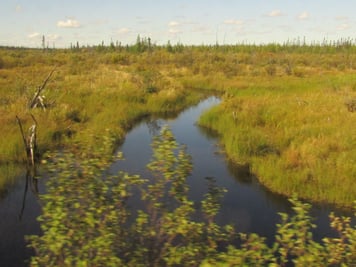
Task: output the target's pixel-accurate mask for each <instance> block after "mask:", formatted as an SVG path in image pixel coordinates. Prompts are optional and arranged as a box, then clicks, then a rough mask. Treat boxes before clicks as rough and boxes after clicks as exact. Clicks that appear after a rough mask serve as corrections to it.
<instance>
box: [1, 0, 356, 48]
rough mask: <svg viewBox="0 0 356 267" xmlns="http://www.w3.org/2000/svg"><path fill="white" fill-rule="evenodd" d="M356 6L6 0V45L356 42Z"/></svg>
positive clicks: (267, 0)
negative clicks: (142, 40) (143, 40)
mask: <svg viewBox="0 0 356 267" xmlns="http://www.w3.org/2000/svg"><path fill="white" fill-rule="evenodd" d="M355 12H356V0H244V1H242V0H151V1H147V0H142V1H139V0H126V1H122V0H1V2H0V46H25V47H41V46H42V37H43V36H45V42H46V45H48V46H49V47H58V48H59V47H70V45H71V43H72V44H76V43H77V42H79V44H80V45H98V44H101V43H102V42H104V43H105V44H109V43H110V42H111V41H113V42H114V43H116V42H121V43H122V44H124V45H126V44H134V43H135V42H136V39H137V36H138V35H140V36H141V37H146V38H148V37H149V38H151V40H152V43H155V44H158V45H163V44H167V42H168V41H170V42H171V43H172V44H176V43H182V44H193V45H201V44H204V45H210V44H216V43H219V44H236V43H256V44H267V43H272V42H273V43H283V42H286V41H288V40H289V41H293V40H298V39H301V40H306V42H307V43H310V42H321V41H323V40H324V39H326V40H340V39H342V38H351V39H356V16H355V15H356V14H355Z"/></svg>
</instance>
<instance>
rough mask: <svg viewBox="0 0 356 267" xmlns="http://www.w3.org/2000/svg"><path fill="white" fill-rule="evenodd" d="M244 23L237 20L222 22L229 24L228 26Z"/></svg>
mask: <svg viewBox="0 0 356 267" xmlns="http://www.w3.org/2000/svg"><path fill="white" fill-rule="evenodd" d="M243 23H244V22H243V20H237V19H228V20H225V21H224V24H230V25H242V24H243Z"/></svg>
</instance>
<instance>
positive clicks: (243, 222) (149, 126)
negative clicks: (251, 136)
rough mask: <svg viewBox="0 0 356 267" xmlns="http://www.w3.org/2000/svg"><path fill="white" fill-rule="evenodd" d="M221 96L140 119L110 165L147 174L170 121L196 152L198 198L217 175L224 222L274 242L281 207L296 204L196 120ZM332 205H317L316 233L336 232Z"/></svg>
mask: <svg viewBox="0 0 356 267" xmlns="http://www.w3.org/2000/svg"><path fill="white" fill-rule="evenodd" d="M218 103H219V100H218V99H217V98H214V97H212V98H209V99H207V100H205V101H202V102H201V103H200V104H199V105H197V106H195V107H191V108H189V109H187V110H186V111H184V112H183V113H181V114H180V115H179V116H178V118H176V119H173V120H172V119H168V120H164V119H149V120H147V121H144V122H141V123H140V124H138V125H137V126H136V127H135V128H134V129H132V130H131V131H130V133H129V134H128V135H127V136H126V138H125V142H124V144H123V145H122V147H121V148H120V149H119V150H120V151H122V152H123V156H124V158H125V160H124V161H118V162H117V163H116V164H114V166H113V168H112V171H118V170H124V171H127V172H129V173H132V174H141V175H142V176H144V177H147V176H148V175H149V173H148V172H147V170H146V167H145V166H146V165H147V163H148V162H149V160H150V158H151V152H152V150H151V147H150V144H151V141H152V137H153V136H154V135H155V134H158V133H159V130H160V128H161V127H162V126H164V125H168V126H169V128H170V129H171V130H172V132H173V134H174V136H175V138H176V140H177V141H178V143H180V144H184V145H186V146H187V151H188V153H189V154H190V155H191V156H192V158H193V166H194V167H193V173H192V175H191V177H189V178H188V183H189V185H190V198H191V199H193V200H194V201H197V202H199V200H201V199H202V196H203V195H204V194H205V193H206V190H207V183H206V179H205V177H214V178H215V179H216V181H217V184H218V185H219V186H221V187H224V188H226V189H227V190H228V192H227V193H226V194H225V196H224V198H223V201H222V206H221V212H220V214H219V216H218V218H217V219H218V222H219V223H220V224H228V223H233V224H234V225H235V226H236V228H237V230H238V231H241V232H254V233H258V234H259V235H261V236H264V237H266V238H267V240H268V242H269V243H271V242H273V237H274V235H275V230H276V224H277V223H279V222H280V216H279V215H278V213H279V212H286V213H289V214H290V213H291V212H292V208H291V205H290V203H289V201H288V200H287V198H285V197H282V196H279V195H276V194H273V193H271V192H269V191H268V190H267V189H266V188H264V187H263V186H261V185H260V184H259V183H258V182H257V179H256V177H254V176H253V175H251V174H250V173H249V172H248V168H246V167H244V166H237V165H235V164H233V163H231V162H228V161H227V159H226V157H225V155H224V154H222V153H220V149H219V147H218V145H217V144H218V139H217V136H216V135H214V133H211V132H209V131H208V130H206V129H204V128H201V127H198V126H197V125H196V121H197V120H198V117H199V116H200V114H202V112H203V111H204V110H205V109H208V108H209V107H212V106H214V105H217V104H218ZM331 211H332V208H331V207H327V206H323V207H321V206H316V205H314V206H313V208H312V211H311V215H312V216H313V217H314V218H315V221H314V222H315V224H317V228H316V229H315V231H314V236H315V238H316V239H317V240H320V239H321V238H322V237H325V236H331V235H333V233H332V231H331V230H330V228H329V220H328V215H329V213H330V212H331ZM336 213H337V214H342V215H347V216H352V214H351V213H347V212H342V211H340V210H338V211H336Z"/></svg>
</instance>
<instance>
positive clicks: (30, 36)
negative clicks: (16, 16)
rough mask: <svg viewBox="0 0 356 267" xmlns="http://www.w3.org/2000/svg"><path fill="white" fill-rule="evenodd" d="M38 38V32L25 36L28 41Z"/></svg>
mask: <svg viewBox="0 0 356 267" xmlns="http://www.w3.org/2000/svg"><path fill="white" fill-rule="evenodd" d="M40 36H41V34H40V33H38V32H33V33H30V34H28V35H27V37H28V38H30V39H35V38H38V37H40Z"/></svg>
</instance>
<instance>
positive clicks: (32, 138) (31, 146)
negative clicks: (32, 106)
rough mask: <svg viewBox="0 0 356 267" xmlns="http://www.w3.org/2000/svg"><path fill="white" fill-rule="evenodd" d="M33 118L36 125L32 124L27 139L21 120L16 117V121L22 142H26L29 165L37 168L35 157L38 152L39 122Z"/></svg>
mask: <svg viewBox="0 0 356 267" xmlns="http://www.w3.org/2000/svg"><path fill="white" fill-rule="evenodd" d="M31 117H32V120H33V121H34V124H32V125H31V127H30V128H29V129H28V135H27V137H26V136H25V133H24V131H23V127H22V123H21V120H20V118H19V117H18V116H17V115H16V120H17V123H18V124H19V127H20V132H21V136H22V140H23V142H24V146H25V150H26V156H27V164H28V165H29V166H35V155H36V150H37V134H36V130H37V121H36V119H35V117H34V116H33V115H32V114H31Z"/></svg>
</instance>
